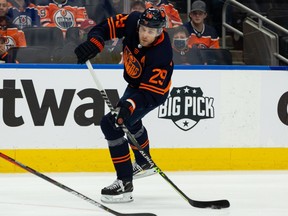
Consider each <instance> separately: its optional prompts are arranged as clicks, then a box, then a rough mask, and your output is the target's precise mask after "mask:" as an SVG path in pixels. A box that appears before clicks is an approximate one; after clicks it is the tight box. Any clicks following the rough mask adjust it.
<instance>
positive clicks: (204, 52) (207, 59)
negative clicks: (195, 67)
mask: <svg viewBox="0 0 288 216" xmlns="http://www.w3.org/2000/svg"><path fill="white" fill-rule="evenodd" d="M199 53H200V56H201V59H202V63H203V64H205V65H232V54H231V52H230V51H229V50H228V49H199Z"/></svg>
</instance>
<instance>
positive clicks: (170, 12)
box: [145, 2, 183, 28]
mask: <svg viewBox="0 0 288 216" xmlns="http://www.w3.org/2000/svg"><path fill="white" fill-rule="evenodd" d="M145 4H146V8H149V7H156V8H163V9H164V10H165V13H166V15H167V24H166V28H173V27H176V26H179V25H182V24H183V22H182V19H181V18H180V15H179V13H178V10H176V9H175V8H174V6H173V5H172V4H170V3H169V4H164V3H162V4H160V5H158V6H155V5H153V4H152V3H151V2H146V3H145Z"/></svg>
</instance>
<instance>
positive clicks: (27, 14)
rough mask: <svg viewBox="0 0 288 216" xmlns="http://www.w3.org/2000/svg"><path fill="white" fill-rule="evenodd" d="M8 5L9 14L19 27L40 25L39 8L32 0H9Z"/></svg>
mask: <svg viewBox="0 0 288 216" xmlns="http://www.w3.org/2000/svg"><path fill="white" fill-rule="evenodd" d="M8 5H9V10H8V14H7V15H8V16H9V17H10V18H11V20H12V22H13V23H14V24H15V25H16V26H17V27H18V28H19V29H23V28H24V27H39V26H40V16H39V14H38V10H37V8H36V5H34V4H32V3H31V2H30V0H9V2H8Z"/></svg>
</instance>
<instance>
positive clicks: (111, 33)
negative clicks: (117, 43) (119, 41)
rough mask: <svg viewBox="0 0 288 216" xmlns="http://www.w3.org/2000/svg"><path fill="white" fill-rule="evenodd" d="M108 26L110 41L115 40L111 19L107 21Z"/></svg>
mask: <svg viewBox="0 0 288 216" xmlns="http://www.w3.org/2000/svg"><path fill="white" fill-rule="evenodd" d="M108 25H109V32H110V39H113V38H116V32H115V25H114V20H113V18H112V17H111V18H109V19H108Z"/></svg>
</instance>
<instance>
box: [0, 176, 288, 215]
mask: <svg viewBox="0 0 288 216" xmlns="http://www.w3.org/2000/svg"><path fill="white" fill-rule="evenodd" d="M164 172H165V171H164ZM44 174H45V175H47V176H49V177H50V178H52V179H54V180H56V181H57V182H60V183H61V184H64V185H66V186H68V187H70V188H72V189H74V190H76V191H77V192H80V193H82V194H84V195H85V196H88V197H89V198H91V199H93V200H95V201H97V202H98V203H101V201H100V190H101V188H103V187H104V186H107V185H109V184H111V183H112V182H113V181H114V180H115V174H114V173H64V174H63V173H44ZM165 174H166V175H167V176H168V177H169V178H170V179H171V180H172V181H173V182H174V183H175V184H176V185H177V186H178V187H179V188H180V189H181V190H182V191H183V192H184V193H185V194H186V195H187V196H188V197H190V198H191V199H195V200H214V199H228V200H229V201H230V203H231V207H230V208H228V209H222V210H213V209H198V208H194V207H192V206H190V205H189V203H188V202H187V201H186V200H185V199H183V198H182V197H181V196H180V195H179V194H178V193H177V192H176V191H175V190H174V189H173V188H172V186H171V185H170V184H169V183H167V182H166V181H165V180H164V179H163V177H161V176H160V175H158V174H156V175H154V176H150V177H146V178H143V179H138V180H135V181H134V192H133V195H134V202H131V203H126V204H103V203H101V204H103V205H104V206H107V207H108V208H111V209H113V210H115V211H117V212H120V213H141V212H149V213H154V214H156V215H158V216H188V215H189V216H193V215H195V216H274V215H275V216H287V215H288V171H248V172H247V171H245V172H244V171H243V172H240V171H232V172H165ZM0 215H1V216H96V215H99V216H105V215H107V216H108V215H113V214H111V213H109V212H107V211H105V210H103V209H101V208H99V207H98V206H95V205H93V204H91V203H89V202H87V201H85V200H83V199H81V198H79V197H77V196H75V195H73V194H72V193H69V192H67V191H65V190H63V189H62V188H59V187H57V186H55V185H53V184H51V183H49V182H47V181H46V180H43V179H41V178H40V177H38V176H35V175H33V174H31V173H23V174H0Z"/></svg>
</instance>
